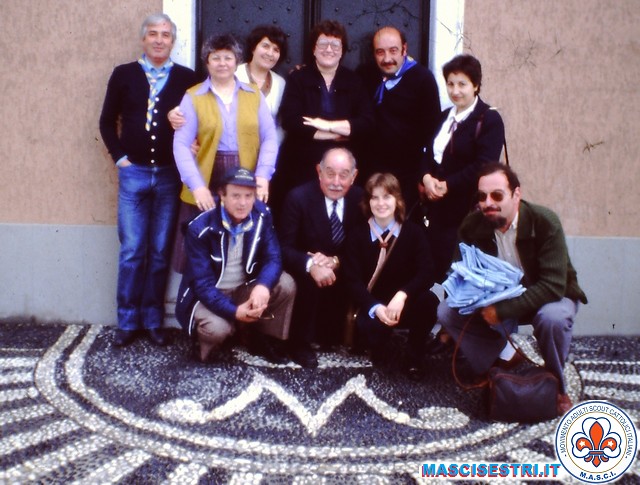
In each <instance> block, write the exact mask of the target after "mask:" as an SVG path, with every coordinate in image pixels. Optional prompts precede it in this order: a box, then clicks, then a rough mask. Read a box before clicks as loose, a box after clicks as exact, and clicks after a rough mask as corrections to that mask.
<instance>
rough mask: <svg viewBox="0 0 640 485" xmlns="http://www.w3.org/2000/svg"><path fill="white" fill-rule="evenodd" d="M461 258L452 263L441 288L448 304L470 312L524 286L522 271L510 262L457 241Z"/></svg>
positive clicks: (464, 313) (521, 291)
mask: <svg viewBox="0 0 640 485" xmlns="http://www.w3.org/2000/svg"><path fill="white" fill-rule="evenodd" d="M460 254H461V255H462V261H456V262H454V263H453V264H452V265H451V273H450V274H449V277H448V278H447V279H446V281H445V282H444V283H442V286H443V288H444V289H445V291H446V292H447V294H448V295H449V297H448V298H447V303H448V305H449V306H450V307H451V308H458V311H459V313H460V314H462V315H469V314H471V313H473V312H474V311H476V310H477V309H478V308H483V307H486V306H489V305H491V304H493V303H496V302H498V301H501V300H506V299H508V298H515V297H516V296H520V295H522V294H523V293H524V292H525V290H526V288H525V287H524V286H522V285H521V284H520V280H521V279H522V276H523V273H522V270H520V269H518V268H516V267H515V266H513V265H512V264H510V263H507V262H506V261H503V260H501V259H499V258H496V257H495V256H491V255H489V254H486V253H483V252H482V251H480V250H479V249H478V248H476V247H475V246H469V245H468V244H465V243H460Z"/></svg>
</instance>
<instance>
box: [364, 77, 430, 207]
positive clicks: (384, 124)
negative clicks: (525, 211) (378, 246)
mask: <svg viewBox="0 0 640 485" xmlns="http://www.w3.org/2000/svg"><path fill="white" fill-rule="evenodd" d="M381 81H382V75H381V74H380V72H379V71H378V72H377V73H376V74H375V75H372V74H369V77H368V79H367V90H368V92H369V95H370V99H371V102H372V103H373V104H374V114H375V127H376V130H375V133H374V136H373V137H372V139H371V143H369V145H368V146H369V147H370V151H369V153H368V155H367V159H368V160H367V161H366V162H365V163H364V164H361V168H362V170H363V175H369V174H370V173H373V172H375V171H379V172H390V173H392V174H393V175H395V176H396V177H397V178H398V179H399V180H400V184H401V186H402V191H403V194H404V195H405V199H406V198H407V196H409V197H410V198H409V200H407V201H406V202H407V203H408V204H411V203H412V202H414V201H415V200H416V198H417V184H418V182H419V181H420V180H421V178H422V175H423V173H422V166H421V165H422V156H423V149H424V147H425V146H426V145H428V144H429V143H431V142H432V140H433V136H434V130H435V127H436V124H437V122H438V119H439V118H440V98H439V96H438V87H437V85H436V81H435V79H434V77H433V74H431V71H429V69H427V68H426V67H424V66H422V65H420V64H417V65H415V66H414V67H412V68H411V69H409V70H408V71H407V72H406V73H404V75H403V76H402V79H401V80H400V82H399V83H398V84H397V85H396V86H395V87H394V88H393V89H391V90H385V92H384V96H383V98H382V102H381V103H380V104H376V101H375V100H374V95H375V91H376V89H377V88H378V86H379V85H380V82H381ZM365 165H369V166H365ZM365 172H366V173H365Z"/></svg>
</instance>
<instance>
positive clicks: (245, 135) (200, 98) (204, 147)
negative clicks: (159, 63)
mask: <svg viewBox="0 0 640 485" xmlns="http://www.w3.org/2000/svg"><path fill="white" fill-rule="evenodd" d="M201 86H202V84H197V85H196V86H193V87H192V88H189V89H188V90H187V93H188V94H189V96H191V101H192V103H193V107H194V108H195V111H196V115H197V116H198V143H199V144H200V150H199V151H198V155H197V156H196V160H197V162H198V168H199V169H200V173H201V174H202V178H203V179H204V182H205V184H206V185H207V187H208V186H209V181H210V180H211V173H212V171H213V162H214V159H215V157H216V152H217V151H218V144H219V143H220V137H221V135H222V116H221V115H220V110H219V107H218V102H217V101H216V98H215V95H214V94H213V93H212V92H211V90H208V91H207V92H206V93H204V94H200V95H197V94H196V92H197V91H198V90H199V89H200V87H201ZM259 107H260V92H259V91H257V90H254V91H253V92H250V91H245V90H244V89H242V88H240V89H239V90H238V118H237V120H236V123H237V133H238V157H239V158H240V166H241V167H244V168H247V169H249V170H252V171H254V170H255V168H256V163H257V161H258V153H259V151H260V127H259V123H258V109H259ZM214 195H215V194H214ZM180 199H181V200H183V201H184V202H186V203H188V204H192V205H195V203H196V201H195V199H194V197H193V194H192V193H191V191H190V190H189V188H188V187H187V186H186V185H183V186H182V193H181V194H180Z"/></svg>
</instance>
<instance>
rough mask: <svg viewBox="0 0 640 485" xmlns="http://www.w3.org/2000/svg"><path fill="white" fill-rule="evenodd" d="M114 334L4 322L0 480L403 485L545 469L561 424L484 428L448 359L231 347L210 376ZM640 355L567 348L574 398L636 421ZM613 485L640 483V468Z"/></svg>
mask: <svg viewBox="0 0 640 485" xmlns="http://www.w3.org/2000/svg"><path fill="white" fill-rule="evenodd" d="M111 332H112V329H110V328H107V327H99V326H66V325H48V326H38V325H33V324H29V323H28V322H5V323H0V337H1V338H0V342H1V344H0V483H20V484H22V483H65V484H67V483H91V484H94V483H136V484H138V483H166V484H171V483H176V484H198V483H201V484H205V483H207V484H208V483H211V484H214V483H215V484H238V485H240V484H242V485H244V484H265V485H266V484H295V485H306V484H314V485H315V484H320V483H322V484H334V483H335V484H338V483H340V484H341V483H350V484H405V483H407V484H409V483H422V482H421V481H420V479H419V476H418V473H419V467H420V465H421V464H422V463H423V462H424V461H425V460H430V461H434V460H441V461H454V460H462V459H464V460H468V461H472V460H475V461H491V460H501V461H503V460H509V461H521V462H524V461H541V462H542V461H553V460H554V451H553V439H554V434H555V427H556V423H557V422H556V421H550V422H546V423H540V424H536V425H516V424H504V423H494V422H491V421H489V420H488V419H487V418H486V414H485V412H484V409H483V406H482V395H481V392H480V391H474V392H466V391H463V390H461V389H459V388H457V386H456V385H455V384H454V383H453V381H452V378H451V377H450V373H451V372H450V368H449V366H450V363H449V359H448V358H446V357H442V356H440V357H431V360H430V361H429V364H430V374H429V376H428V377H427V378H426V379H425V380H424V382H421V383H415V382H412V381H409V380H407V379H406V378H405V377H403V376H402V375H386V374H382V373H380V372H379V371H378V370H376V369H373V368H372V367H371V366H370V365H369V364H368V362H367V361H366V360H365V359H363V358H360V357H355V356H351V355H349V354H347V353H340V352H336V353H323V354H320V359H319V360H320V366H319V368H318V369H302V368H300V367H298V366H296V365H295V364H289V365H286V366H275V365H271V364H268V363H267V362H265V361H263V360H262V359H260V358H257V357H253V356H251V355H249V354H247V353H246V352H244V351H243V350H242V349H241V348H238V349H234V350H233V351H232V352H231V353H229V354H226V355H224V356H223V357H222V358H220V359H218V360H217V361H215V362H212V363H209V364H206V365H205V364H200V363H198V362H196V361H194V360H192V359H191V354H190V348H189V342H188V341H187V340H186V339H185V338H184V337H183V336H182V335H180V334H178V333H177V332H176V333H175V335H174V337H175V342H174V344H173V345H171V346H170V347H167V348H162V349H159V348H156V347H153V346H151V345H150V344H149V343H148V342H146V341H145V340H139V341H137V342H135V343H134V344H133V345H132V346H130V347H127V348H124V349H116V348H113V347H112V345H111V337H112V334H111ZM518 341H519V344H520V345H521V346H522V347H523V348H524V350H525V351H526V352H527V354H528V355H531V356H534V355H536V349H535V342H534V341H533V340H532V339H531V338H530V337H519V338H518ZM639 343H640V339H639V338H584V337H582V338H577V339H575V341H574V343H573V347H572V350H573V355H572V363H571V364H569V365H568V367H567V369H566V375H567V381H568V388H569V392H570V394H571V396H572V397H573V399H574V401H577V400H580V399H582V400H586V399H602V400H608V401H611V402H613V403H615V404H618V405H620V406H622V407H623V408H624V409H625V410H626V411H627V412H628V414H629V415H630V416H631V417H632V418H633V419H634V420H635V422H636V424H638V423H639V420H638V417H639V416H640V366H639V365H638V363H639V361H640V350H638V349H639V346H638V344H639ZM439 483H443V482H439ZM501 483H506V482H504V481H503V482H501ZM535 483H542V482H535ZM618 483H640V469H639V468H638V465H637V462H636V464H635V465H634V470H633V472H632V473H630V474H627V475H626V476H625V477H623V478H622V480H620V481H619V482H618Z"/></svg>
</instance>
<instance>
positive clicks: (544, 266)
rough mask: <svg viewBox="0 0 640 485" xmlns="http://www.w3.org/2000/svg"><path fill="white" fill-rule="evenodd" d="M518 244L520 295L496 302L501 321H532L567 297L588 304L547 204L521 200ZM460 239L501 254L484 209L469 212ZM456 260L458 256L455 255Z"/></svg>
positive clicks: (463, 223)
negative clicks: (546, 307) (521, 273)
mask: <svg viewBox="0 0 640 485" xmlns="http://www.w3.org/2000/svg"><path fill="white" fill-rule="evenodd" d="M519 213H520V215H519V218H518V231H517V235H516V247H517V248H518V255H519V256H520V262H521V263H522V267H523V269H524V277H523V280H522V284H523V285H524V286H525V287H526V288H527V291H525V292H524V293H523V294H522V295H521V296H518V297H516V298H510V299H508V300H504V301H501V302H498V303H496V304H495V307H496V311H497V313H498V317H499V318H500V320H505V319H508V318H515V319H517V320H519V321H529V320H530V319H531V318H532V317H533V315H534V314H535V313H536V312H537V311H538V310H539V309H540V307H542V305H544V304H546V303H551V302H554V301H558V300H560V299H561V298H562V297H567V298H570V299H572V300H576V301H581V302H582V303H587V297H586V295H585V294H584V292H583V291H582V289H581V288H580V286H579V285H578V277H577V274H576V270H575V269H574V268H573V265H572V264H571V260H570V259H569V251H568V249H567V243H566V241H565V237H564V231H563V230H562V224H561V223H560V219H558V216H557V215H556V214H555V213H554V212H553V211H551V210H549V209H547V208H546V207H542V206H539V205H535V204H531V203H529V202H526V201H524V200H523V201H521V202H520V212H519ZM460 240H461V241H462V242H465V243H467V244H471V245H474V246H476V247H477V248H479V249H480V250H481V251H484V252H485V253H487V254H491V255H492V256H497V255H498V246H497V244H496V241H495V234H494V229H493V227H492V226H491V225H490V223H489V222H488V221H487V219H486V218H485V217H484V215H483V214H482V212H473V213H471V214H469V215H468V216H467V217H466V218H465V220H464V221H463V222H462V225H461V226H460ZM456 259H459V257H458V258H456Z"/></svg>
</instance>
